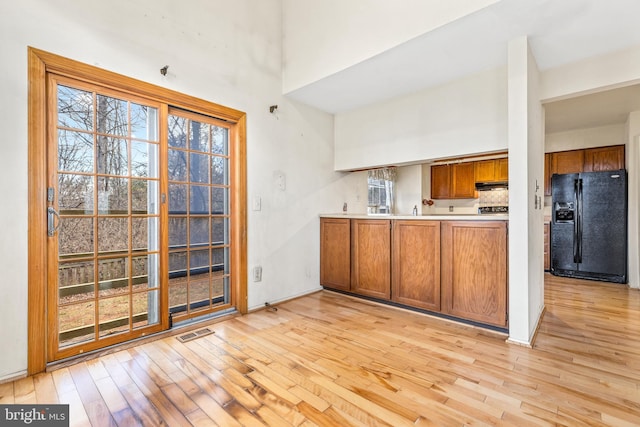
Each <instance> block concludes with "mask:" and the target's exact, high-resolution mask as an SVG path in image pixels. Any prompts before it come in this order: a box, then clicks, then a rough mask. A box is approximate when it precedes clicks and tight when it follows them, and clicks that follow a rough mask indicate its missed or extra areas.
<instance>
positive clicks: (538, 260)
mask: <svg viewBox="0 0 640 427" xmlns="http://www.w3.org/2000/svg"><path fill="white" fill-rule="evenodd" d="M508 60H509V65H508V68H509V73H508V79H509V188H510V191H509V340H510V341H513V342H517V343H522V344H529V343H530V342H531V338H532V337H533V332H534V331H535V328H536V325H537V323H538V321H539V318H540V314H541V313H542V309H543V304H544V280H543V247H542V243H543V242H542V237H543V210H542V199H543V194H544V187H543V185H544V178H543V176H544V172H543V165H544V160H543V159H544V139H543V118H542V106H541V104H540V98H539V72H538V68H537V65H536V62H535V58H534V57H533V55H532V54H531V51H530V49H529V43H528V40H527V38H526V37H520V38H517V39H514V40H512V41H511V42H509V50H508ZM536 183H537V184H538V186H536ZM538 197H539V200H540V204H538V203H537V201H536V198H538Z"/></svg>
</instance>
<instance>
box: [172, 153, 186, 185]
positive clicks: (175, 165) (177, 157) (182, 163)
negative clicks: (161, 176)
mask: <svg viewBox="0 0 640 427" xmlns="http://www.w3.org/2000/svg"><path fill="white" fill-rule="evenodd" d="M168 171H169V180H170V181H186V180H187V153H185V152H184V151H178V150H169V166H168Z"/></svg>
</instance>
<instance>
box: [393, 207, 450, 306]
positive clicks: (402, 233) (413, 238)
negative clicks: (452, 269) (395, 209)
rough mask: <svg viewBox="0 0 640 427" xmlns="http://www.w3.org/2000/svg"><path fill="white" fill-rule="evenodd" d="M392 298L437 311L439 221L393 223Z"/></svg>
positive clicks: (438, 296)
mask: <svg viewBox="0 0 640 427" xmlns="http://www.w3.org/2000/svg"><path fill="white" fill-rule="evenodd" d="M392 235H393V254H392V268H391V271H392V278H391V299H392V300H393V301H395V302H398V303H400V304H406V305H409V306H412V307H418V308H423V309H425V310H431V311H440V221H422V220H421V221H413V220H396V221H394V224H393V233H392Z"/></svg>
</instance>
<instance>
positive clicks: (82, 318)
mask: <svg viewBox="0 0 640 427" xmlns="http://www.w3.org/2000/svg"><path fill="white" fill-rule="evenodd" d="M94 324H95V303H94V302H93V301H85V302H82V303H79V304H71V305H65V306H62V307H59V308H58V331H59V335H58V340H59V343H60V347H66V346H69V345H73V344H78V343H81V342H86V341H93V339H94V333H95V330H94Z"/></svg>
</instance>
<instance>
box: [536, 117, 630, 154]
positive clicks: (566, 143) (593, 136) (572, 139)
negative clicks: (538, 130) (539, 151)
mask: <svg viewBox="0 0 640 427" xmlns="http://www.w3.org/2000/svg"><path fill="white" fill-rule="evenodd" d="M626 135H627V126H626V125H625V124H619V125H609V126H598V127H592V128H584V129H575V130H569V131H565V132H554V133H548V134H546V135H545V145H544V151H545V153H552V152H554V151H566V150H577V149H581V148H592V147H602V146H605V145H621V144H626V142H627V138H626Z"/></svg>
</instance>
